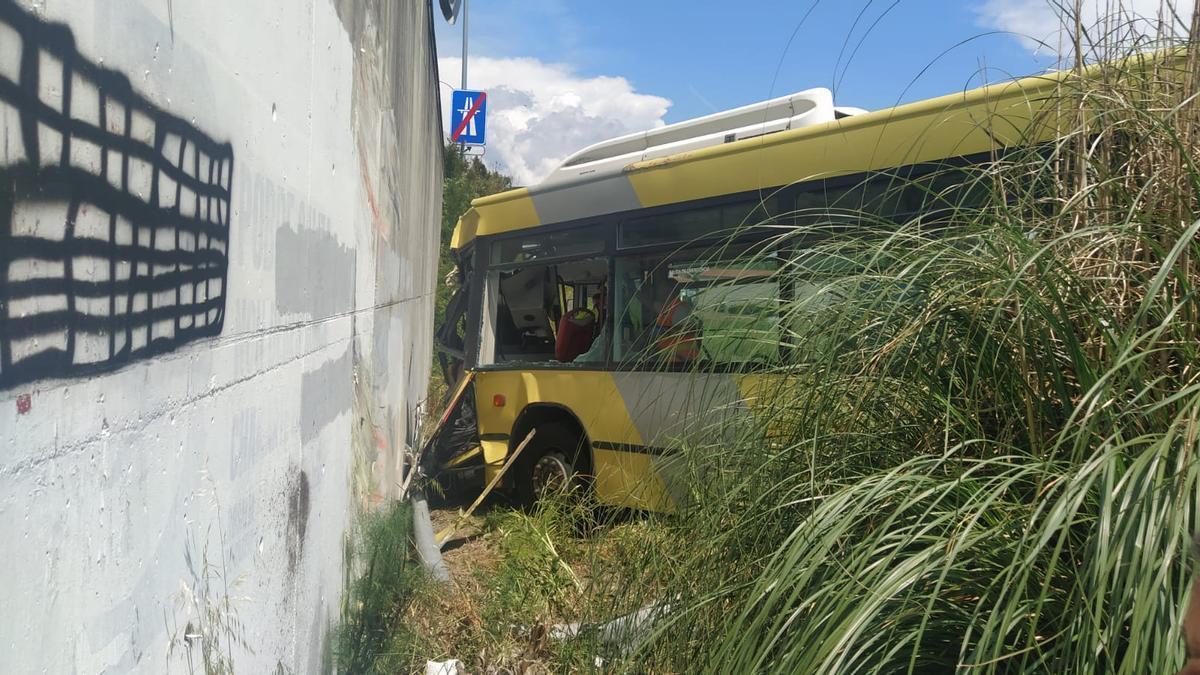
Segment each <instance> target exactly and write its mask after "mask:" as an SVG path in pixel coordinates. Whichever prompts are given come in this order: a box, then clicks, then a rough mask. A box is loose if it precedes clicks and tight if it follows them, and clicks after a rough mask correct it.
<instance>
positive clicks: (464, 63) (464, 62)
mask: <svg viewBox="0 0 1200 675" xmlns="http://www.w3.org/2000/svg"><path fill="white" fill-rule="evenodd" d="M462 22H463V56H462V67H463V72H462V88H463V89H466V88H467V0H463V4H462Z"/></svg>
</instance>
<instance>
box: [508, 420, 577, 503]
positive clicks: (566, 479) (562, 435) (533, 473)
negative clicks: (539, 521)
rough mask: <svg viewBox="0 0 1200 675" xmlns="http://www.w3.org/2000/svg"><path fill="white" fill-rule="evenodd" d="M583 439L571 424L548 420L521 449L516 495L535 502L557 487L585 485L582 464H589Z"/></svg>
mask: <svg viewBox="0 0 1200 675" xmlns="http://www.w3.org/2000/svg"><path fill="white" fill-rule="evenodd" d="M584 452H586V449H585V447H584V442H583V438H582V437H581V436H580V434H579V432H578V431H576V430H575V429H574V428H573V427H572V426H571V425H569V424H566V423H563V422H547V423H545V424H539V425H538V426H537V433H535V434H534V435H533V439H532V440H530V441H529V445H528V446H526V447H525V449H524V450H523V451H521V456H520V457H519V458H518V459H517V463H516V465H515V466H514V467H513V469H515V470H516V472H517V475H516V481H515V483H516V496H517V499H518V500H519V501H520V502H521V503H523V504H534V503H536V502H537V500H538V499H539V498H541V497H542V496H543V495H545V494H548V493H550V492H551V491H557V490H571V489H576V488H579V487H582V485H583V476H582V475H581V474H580V472H579V469H580V467H581V466H582V465H583V464H585V463H586V461H587V458H586V457H584V456H583V453H584Z"/></svg>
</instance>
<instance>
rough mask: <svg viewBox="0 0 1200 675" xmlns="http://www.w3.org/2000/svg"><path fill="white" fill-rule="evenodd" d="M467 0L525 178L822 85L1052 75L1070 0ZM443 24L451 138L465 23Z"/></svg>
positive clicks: (923, 89)
mask: <svg viewBox="0 0 1200 675" xmlns="http://www.w3.org/2000/svg"><path fill="white" fill-rule="evenodd" d="M467 1H468V2H469V5H468V11H469V17H468V22H469V30H470V34H469V38H468V46H469V48H470V52H469V55H468V59H467V65H468V81H467V84H468V87H469V88H470V89H484V90H486V91H487V92H488V120H487V125H488V126H487V133H488V139H487V146H486V148H485V150H484V161H485V162H486V163H487V164H488V165H489V166H491V167H493V168H496V169H499V170H500V171H503V172H505V173H507V174H509V175H511V176H512V177H513V179H514V181H515V183H516V184H518V185H531V184H534V183H537V182H538V181H540V180H541V179H542V178H544V177H545V176H546V175H547V174H549V173H550V172H551V171H552V170H553V169H554V168H555V167H557V166H558V165H559V164H560V163H561V162H562V160H563V159H565V158H566V157H567V156H568V155H570V154H571V153H573V152H575V151H576V150H579V149H582V148H584V147H586V146H588V145H590V144H592V143H596V142H599V141H602V140H605V139H608V138H612V137H614V136H619V135H622V134H627V133H632V132H636V131H643V130H646V129H652V128H655V127H659V126H662V125H664V124H670V123H673V122H679V121H682V120H687V119H691V118H694V117H698V116H701V115H706V114H709V113H713V112H717V111H720V110H728V109H730V108H735V107H738V106H742V105H747V104H750V103H754V102H757V101H762V100H766V99H769V98H773V97H777V96H784V95H787V94H790V93H793V92H797V91H802V90H804V89H809V88H812V87H825V88H828V89H831V90H832V91H833V92H834V101H835V102H836V104H837V105H842V106H855V107H860V108H867V109H878V108H885V107H889V106H893V105H896V104H898V103H905V102H909V101H915V100H920V99H924V98H929V97H931V96H938V95H941V94H947V93H951V92H954V91H962V90H964V89H968V88H971V87H975V86H979V85H981V84H984V83H987V82H995V81H1002V80H1006V79H1011V78H1013V77H1019V76H1023V75H1030V74H1034V73H1037V72H1042V71H1045V70H1047V69H1049V68H1052V67H1053V66H1054V65H1055V63H1056V62H1057V61H1058V58H1059V56H1060V52H1061V51H1062V50H1061V49H1060V47H1061V45H1062V43H1063V40H1062V34H1061V21H1060V19H1059V18H1058V13H1057V12H1056V10H1055V9H1054V7H1053V6H1052V3H1054V2H1056V1H1062V0H691V1H684V0H467ZM1068 1H1069V2H1071V4H1074V1H1075V0H1068ZM1171 1H1172V0H1082V2H1083V22H1084V24H1085V25H1086V26H1094V27H1095V29H1094V30H1099V29H1100V28H1103V27H1104V26H1105V25H1106V22H1111V21H1114V17H1116V16H1118V15H1119V14H1122V13H1123V15H1124V16H1133V17H1136V21H1137V22H1139V24H1140V25H1142V26H1151V25H1158V24H1157V22H1158V20H1159V18H1160V17H1162V16H1163V14H1162V7H1161V5H1162V3H1164V2H1171ZM1179 1H1180V2H1181V4H1186V5H1189V6H1190V5H1191V4H1192V0H1179ZM434 4H435V6H436V3H434ZM1118 4H1119V5H1120V7H1121V9H1120V10H1118V9H1117V8H1116V7H1117V5H1118ZM435 11H436V10H435ZM1168 20H1169V21H1171V22H1172V23H1176V24H1178V23H1179V22H1184V23H1186V22H1187V21H1188V20H1190V16H1189V15H1188V14H1187V12H1186V11H1185V10H1182V9H1180V10H1177V12H1176V16H1175V17H1170V16H1168ZM435 21H436V26H437V27H436V32H437V44H438V64H439V71H440V75H439V76H440V79H441V81H442V85H441V93H442V112H443V126H444V127H446V133H447V136H448V135H449V132H450V130H449V128H448V127H449V116H450V94H451V91H452V89H455V88H458V87H459V86H460V83H461V82H460V81H461V63H462V60H461V54H462V27H461V23H459V24H458V25H454V26H451V25H449V24H447V23H446V22H445V21H443V20H442V18H441V15H440V13H438V16H437V17H436V19H435ZM1148 30H1149V29H1148Z"/></svg>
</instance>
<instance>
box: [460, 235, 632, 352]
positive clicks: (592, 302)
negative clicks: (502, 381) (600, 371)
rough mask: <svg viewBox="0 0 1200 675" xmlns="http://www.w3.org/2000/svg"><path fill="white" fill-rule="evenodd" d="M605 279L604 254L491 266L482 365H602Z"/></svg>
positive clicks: (482, 344) (486, 295)
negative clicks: (559, 260) (526, 263)
mask: <svg viewBox="0 0 1200 675" xmlns="http://www.w3.org/2000/svg"><path fill="white" fill-rule="evenodd" d="M607 284H608V260H607V259H605V258H590V259H587V260H574V261H568V262H560V263H554V264H545V265H529V266H525V267H520V268H516V269H507V270H493V271H492V272H490V273H489V274H488V280H487V288H486V292H485V293H484V313H483V316H484V326H483V333H484V339H483V340H482V341H481V349H480V365H515V364H522V363H529V364H550V365H553V364H558V365H562V364H573V365H593V366H594V365H603V364H604V363H606V361H607V359H608V353H607V349H606V345H607V337H606V336H605V330H604V326H605V324H606V323H607V312H606V308H607V296H608V289H607Z"/></svg>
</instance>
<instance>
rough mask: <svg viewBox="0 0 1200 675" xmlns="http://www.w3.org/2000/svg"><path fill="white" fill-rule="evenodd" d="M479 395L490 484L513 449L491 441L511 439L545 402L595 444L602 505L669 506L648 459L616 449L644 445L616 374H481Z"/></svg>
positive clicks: (488, 372) (641, 454)
mask: <svg viewBox="0 0 1200 675" xmlns="http://www.w3.org/2000/svg"><path fill="white" fill-rule="evenodd" d="M476 394H477V396H478V401H479V432H480V437H481V438H483V439H485V442H484V455H485V456H484V460H485V462H486V467H487V474H488V480H490V477H491V476H494V475H495V472H496V471H499V469H500V467H501V466H502V465H503V463H504V460H505V458H506V456H507V446H508V444H507V441H505V442H503V443H502V442H500V441H498V440H495V441H488V439H498V438H499V437H500V436H505V437H507V436H509V435H510V434H512V431H513V425H514V424H515V423H516V421H517V416H518V415H519V414H520V413H521V411H522V410H524V409H525V408H526V407H527V406H529V405H531V404H535V403H546V404H551V405H556V406H560V407H563V408H565V409H567V410H568V411H569V412H571V413H572V414H573V415H575V417H576V418H577V419H578V420H579V422H580V424H582V425H583V428H584V432H585V433H586V434H587V436H588V439H589V440H590V441H591V442H592V445H593V453H592V457H593V464H594V466H593V470H594V471H595V474H596V480H595V487H596V494H597V497H598V498H599V499H600V500H601V501H603V502H605V503H609V504H613V505H616V506H628V507H632V508H644V509H657V510H664V509H668V508H669V507H670V502H669V500H668V499H667V498H666V491H665V489H664V486H663V483H662V480H661V479H660V478H659V476H658V475H657V473H655V471H654V470H653V466H651V463H650V461H649V460H650V458H649V456H648V455H646V454H645V453H643V452H621V451H613V450H611V448H614V447H620V448H642V447H644V444H643V442H642V438H641V436H640V435H639V434H638V431H637V427H636V425H635V424H634V423H633V421H632V420H631V418H630V416H629V411H628V408H627V407H626V404H625V401H624V399H623V398H622V396H621V392H620V391H619V390H618V389H617V386H616V384H615V382H614V381H613V374H612V373H609V372H604V371H569V372H566V371H554V370H536V371H527V370H526V371H481V372H479V373H478V374H477V375H476ZM497 395H499V396H503V397H504V405H503V406H496V405H495V403H496V402H498V401H496V396H497ZM521 440H523V439H519V438H518V439H513V440H512V443H513V445H514V446H515V445H516V444H518V443H520V442H521ZM597 445H599V446H600V447H599V448H598V447H597ZM603 448H610V450H604V449H603Z"/></svg>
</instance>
